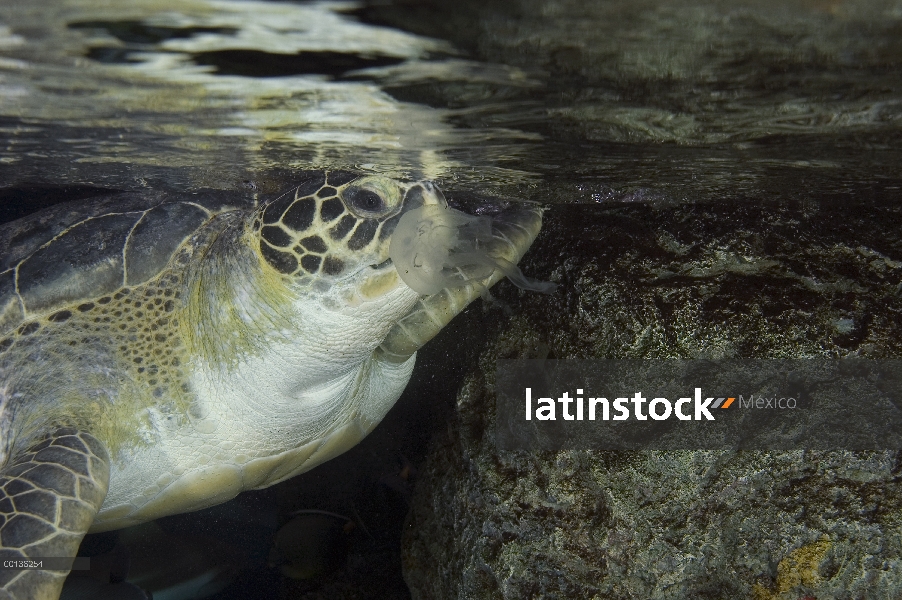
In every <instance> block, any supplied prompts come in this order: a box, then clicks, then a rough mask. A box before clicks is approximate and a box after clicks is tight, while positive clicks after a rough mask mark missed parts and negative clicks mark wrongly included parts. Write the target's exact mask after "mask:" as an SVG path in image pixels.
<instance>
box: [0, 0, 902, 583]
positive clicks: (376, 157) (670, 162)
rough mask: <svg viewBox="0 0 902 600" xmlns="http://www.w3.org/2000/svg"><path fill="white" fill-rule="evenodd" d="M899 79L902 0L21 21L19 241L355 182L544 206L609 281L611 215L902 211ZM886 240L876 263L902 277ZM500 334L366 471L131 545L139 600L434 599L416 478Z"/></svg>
mask: <svg viewBox="0 0 902 600" xmlns="http://www.w3.org/2000/svg"><path fill="white" fill-rule="evenodd" d="M900 74H902V2H900V1H898V0H897V1H890V0H887V1H880V0H870V1H867V0H860V1H859V0H789V1H777V0H760V1H755V0H747V1H739V0H737V1H728V0H689V1H685V0H632V1H630V2H625V1H611V2H587V1H579V0H517V1H508V0H504V1H502V0H477V1H474V0H458V1H456V2H453V3H448V2H439V1H438V0H384V1H383V0H371V1H369V2H367V1H362V2H357V1H334V2H333V1H323V2H316V1H314V2H306V1H297V2H289V1H263V0H259V1H238V0H179V1H175V0H134V1H131V2H127V3H116V2H106V1H100V0H46V1H41V2H5V3H2V4H0V221H4V222H5V221H9V220H12V219H15V218H18V217H21V216H24V215H25V214H29V213H30V212H33V211H35V210H38V209H40V208H43V207H45V206H49V205H51V204H54V203H56V202H61V201H64V200H73V199H78V198H89V197H91V196H92V195H96V194H97V193H98V191H101V190H142V189H166V190H193V189H199V188H213V189H222V190H246V191H247V193H248V194H252V193H263V194H269V193H275V192H278V191H280V190H282V189H285V188H286V187H287V186H289V185H290V183H291V173H292V170H298V169H307V168H339V169H352V170H356V171H362V172H372V173H381V174H386V175H389V176H392V177H399V178H413V179H421V178H426V179H431V180H434V181H436V182H437V183H438V184H439V186H440V187H441V188H442V189H443V190H444V191H445V194H446V195H447V196H448V198H449V200H450V201H451V202H452V203H456V204H461V205H466V206H469V207H473V206H476V207H478V203H479V200H480V199H481V198H493V197H499V198H503V199H506V200H514V201H516V200H530V201H538V202H542V203H545V204H547V205H549V206H550V208H549V210H548V212H547V213H546V215H547V221H548V222H549V223H553V224H554V223H556V224H557V227H556V228H551V229H550V231H554V232H558V233H560V232H562V231H563V232H565V234H566V236H567V237H568V238H571V239H578V240H582V241H584V242H585V243H584V244H582V245H579V246H578V247H579V248H580V251H581V252H583V253H589V254H587V256H590V258H591V252H593V250H592V246H593V244H596V243H598V244H605V245H606V247H610V246H611V245H612V243H614V242H612V240H616V235H612V236H610V237H608V235H607V234H605V235H604V236H601V235H600V234H599V228H600V227H601V226H602V225H604V224H608V223H610V222H611V221H613V220H617V219H625V217H623V215H622V214H616V215H614V214H612V213H608V212H605V211H607V210H608V209H609V208H611V207H614V208H616V209H618V210H619V209H620V208H622V207H633V206H636V207H638V208H636V209H635V210H638V211H640V212H641V211H642V210H643V209H644V208H645V207H656V206H672V205H701V206H705V205H716V206H728V207H735V210H736V211H738V212H741V214H742V218H748V219H752V218H754V219H759V218H760V219H765V218H766V213H767V207H769V206H773V205H777V204H778V205H781V206H783V205H785V206H791V207H794V208H793V210H795V209H798V210H799V211H801V212H802V213H805V214H808V213H815V212H818V211H819V210H822V209H823V210H825V211H827V212H828V213H829V215H835V216H834V217H830V218H833V219H834V224H835V226H836V228H841V227H842V226H843V224H844V219H845V218H846V216H847V215H848V214H849V213H848V212H846V211H852V212H854V213H855V214H856V215H868V214H870V211H871V210H874V211H877V210H878V209H879V210H890V211H892V210H895V209H897V208H898V205H899V200H900V197H902V192H900V190H902V76H900ZM624 210H632V209H631V208H627V209H624ZM731 210H732V209H731ZM756 211H757V212H756ZM830 211H832V212H830ZM717 214H718V215H719V216H718V217H717V218H718V219H720V220H721V221H722V222H726V221H728V220H729V219H731V218H733V217H732V216H731V215H732V213H731V212H730V210H726V211H722V212H720V213H717ZM737 214H738V213H737ZM762 214H764V215H765V216H761V215H762ZM874 214H875V215H878V214H886V213H878V212H874ZM894 214H898V213H894ZM749 215H752V216H749ZM629 218H630V219H632V218H633V217H632V216H631V217H629ZM737 218H739V217H737ZM874 218H875V219H877V218H882V217H877V216H875V217H874ZM850 227H852V226H851V225H850ZM869 227H870V226H869V223H868V222H867V219H865V220H864V221H863V222H861V223H856V224H855V225H854V231H853V233H850V234H849V235H850V236H851V237H853V238H854V237H856V236H857V237H864V236H866V235H867V232H868V231H869V230H870V229H869ZM874 230H875V231H876V227H875V228H874ZM850 231H851V230H850ZM637 232H638V233H637ZM862 232H864V233H862ZM621 233H622V234H623V235H625V236H633V235H637V236H640V237H641V235H643V234H642V226H641V225H639V226H636V227H633V226H623V228H622V231H620V233H618V234H617V235H619V234H621ZM799 235H801V236H803V237H804V235H805V232H804V226H803V227H801V233H800V234H799ZM878 237H880V239H875V240H870V239H868V240H862V243H863V244H864V243H865V242H867V243H868V244H871V245H872V247H874V248H875V249H876V250H879V251H880V252H882V253H883V254H885V255H886V256H889V257H892V258H894V259H895V260H897V261H898V260H900V259H902V255H900V254H899V251H900V248H899V241H898V238H896V239H888V238H886V237H885V236H882V235H881V236H878ZM763 243H765V244H766V240H765V241H764V242H763ZM555 248H556V246H554V245H553V244H550V245H546V246H545V250H544V254H542V255H540V256H541V258H540V259H537V261H536V262H535V264H534V265H533V268H534V269H536V271H534V272H532V273H531V272H530V271H529V268H528V267H527V268H524V272H525V273H526V275H528V276H530V275H531V276H535V277H539V278H540V279H548V278H549V273H550V271H551V270H552V269H553V268H554V266H555V265H556V264H558V263H564V262H566V261H567V260H568V258H569V257H568V256H566V255H561V254H555V253H554V252H555V250H554V249H555ZM534 252H540V253H541V252H543V250H542V246H541V238H540V240H539V242H537V248H536V249H535V250H534ZM606 252H610V250H606ZM602 276H603V274H600V275H598V277H599V278H601V277H602ZM557 283H558V284H559V286H562V287H565V288H566V287H568V286H569V287H571V288H572V287H573V282H567V281H558V282H557ZM504 285H509V284H504ZM850 302H851V301H850ZM886 302H888V303H891V304H892V306H895V307H898V296H896V297H894V298H890V299H889V300H887V301H886ZM802 304H804V303H803V302H802V301H800V306H801V305H802ZM506 310H507V311H508V312H510V311H511V310H513V311H516V310H517V305H516V304H514V305H513V308H512V309H511V308H507V309H506ZM837 310H846V307H845V306H844V305H843V306H841V307H840V308H838V309H837ZM848 310H850V311H851V310H852V309H851V308H849V309H848ZM480 311H482V309H481V308H480V307H479V306H473V307H470V308H469V309H468V311H466V313H465V314H463V315H461V316H460V317H458V318H457V319H456V320H455V321H454V322H452V324H451V325H450V326H449V327H448V328H446V330H445V331H443V332H442V334H441V335H440V336H439V338H437V339H436V340H434V341H433V342H431V343H430V344H428V345H427V346H426V347H425V348H424V349H423V350H422V351H421V353H420V357H419V362H418V369H417V371H416V372H415V375H414V380H413V381H412V382H411V384H410V385H409V386H408V389H407V391H406V392H405V394H404V396H402V398H401V400H399V402H398V405H397V406H396V407H395V408H394V409H393V410H392V412H391V413H390V414H389V416H388V417H387V418H386V420H385V421H384V422H383V423H382V424H381V425H380V426H379V427H378V428H377V429H376V431H375V432H373V434H371V436H370V437H369V438H367V439H366V440H365V441H364V442H363V443H362V444H360V445H359V446H358V447H356V448H355V449H353V450H352V451H350V452H349V453H347V454H346V455H343V456H341V457H339V458H337V459H335V460H333V461H331V462H330V463H327V464H325V465H323V466H321V467H319V468H317V469H315V470H314V471H311V472H309V473H306V474H304V475H302V476H300V477H297V478H295V479H293V480H291V481H288V482H286V483H284V484H280V485H278V486H275V487H273V488H270V489H267V490H262V491H259V492H251V493H246V494H242V495H241V496H239V498H237V499H236V500H234V501H232V502H230V503H227V504H226V505H223V506H221V507H217V508H213V509H208V510H206V511H201V512H199V513H193V514H191V515H179V516H175V517H171V518H167V519H164V520H162V522H160V523H159V524H158V529H155V530H148V529H145V530H141V531H139V532H137V533H136V532H132V533H131V534H129V535H131V536H132V537H131V538H129V539H132V540H133V541H132V542H131V546H132V550H131V551H130V552H131V554H132V557H133V560H132V565H131V567H130V573H131V575H135V576H137V575H136V574H137V573H139V572H141V573H144V574H146V576H147V577H148V579H144V580H142V582H137V581H136V583H137V584H138V585H141V586H142V587H145V588H148V589H149V588H151V587H154V586H156V589H157V590H158V591H157V592H154V598H190V597H209V598H218V599H220V600H224V599H227V598H407V597H410V595H409V592H408V591H407V586H406V584H405V583H404V580H403V578H402V572H401V550H400V546H401V535H402V529H403V527H404V522H405V517H406V515H407V511H408V508H409V505H410V502H411V494H412V490H413V488H414V486H415V485H416V479H417V478H416V477H415V476H414V475H413V474H414V473H415V472H416V468H417V466H418V465H420V464H421V462H422V460H423V457H424V456H425V454H426V453H427V451H428V448H429V444H430V440H432V439H433V437H434V435H435V434H436V433H438V432H441V431H442V430H443V429H445V428H446V427H447V423H448V422H449V420H451V419H452V418H453V414H454V411H455V397H456V394H457V388H458V387H459V385H460V381H461V379H462V377H463V376H464V374H465V373H466V372H468V371H469V370H470V369H472V368H473V366H474V364H475V363H476V362H477V360H478V356H479V353H480V352H481V349H482V348H483V346H484V344H485V343H486V339H487V335H488V334H487V333H486V332H485V329H484V327H483V326H482V325H481V319H483V318H484V317H483V316H481V314H482V313H481V312H480ZM853 312H854V311H853ZM498 314H501V315H505V314H506V313H505V311H500V310H499V311H498ZM844 314H845V313H843V314H840V315H839V316H838V317H837V318H838V319H845V318H846V316H844ZM493 318H494V317H493ZM849 318H851V317H849ZM838 343H839V342H838ZM842 343H845V342H842ZM840 345H842V344H840ZM297 511H324V512H300V513H298V512H297ZM325 513H334V514H335V515H338V516H337V517H336V516H334V515H332V516H330V515H328V514H325ZM297 518H301V521H300V522H297V523H295V525H294V526H293V527H292V528H289V529H288V530H287V533H285V534H283V535H282V537H281V539H282V540H283V542H282V544H283V546H284V547H283V548H282V549H281V550H279V552H281V553H282V554H281V555H280V558H277V559H273V558H272V557H273V551H274V550H273V548H274V547H275V546H277V545H278V543H277V540H278V539H280V538H279V536H278V535H277V532H278V531H279V530H280V529H281V528H282V527H284V526H286V525H287V524H291V523H292V520H293V519H297ZM348 523H351V524H352V526H351V527H345V526H346V525H347V524H348ZM289 538H290V540H289ZM117 539H119V538H117V537H116V536H114V535H106V536H93V537H90V538H89V539H88V541H87V542H86V543H88V544H90V545H91V548H90V549H87V550H85V551H86V552H88V553H93V555H97V556H101V555H107V554H109V553H110V552H111V550H112V549H113V548H114V547H115V546H116V543H117ZM142 539H143V540H145V542H143V543H142V542H141V540H142ZM286 540H287V541H286ZM126 545H127V546H128V545H129V544H126ZM214 547H215V548H216V550H215V551H213V550H211V548H214ZM310 547H312V548H317V549H318V550H317V551H316V552H312V553H307V554H304V552H303V551H301V550H298V548H310ZM198 548H202V549H204V550H203V551H199V550H198ZM292 552H294V554H292ZM211 556H212V557H213V558H211ZM139 558H140V560H139ZM274 561H275V562H276V563H277V564H276V566H273V563H274ZM286 563H288V564H294V565H295V566H296V567H297V568H296V569H294V570H291V573H293V575H291V576H288V575H286V574H285V572H284V570H280V569H279V568H278V564H286ZM161 565H164V566H161ZM298 565H300V566H298ZM153 577H156V578H157V579H155V580H153V583H150V582H151V580H152V579H151V578H153ZM179 586H181V587H179ZM164 590H170V591H169V592H165V593H164ZM179 590H181V591H179ZM186 590H187V591H186ZM199 590H202V591H199ZM167 593H168V594H170V595H165V594H167ZM179 594H181V595H179Z"/></svg>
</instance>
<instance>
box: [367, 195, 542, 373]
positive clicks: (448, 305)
mask: <svg viewBox="0 0 902 600" xmlns="http://www.w3.org/2000/svg"><path fill="white" fill-rule="evenodd" d="M541 227H542V209H541V207H539V206H538V205H535V204H520V205H516V206H514V207H511V208H509V209H507V210H505V211H504V212H502V213H501V214H500V215H497V216H496V217H494V218H493V219H492V241H491V242H489V244H488V245H487V247H486V248H485V250H486V252H487V253H488V254H490V255H493V256H497V257H500V258H502V259H504V260H506V261H509V262H511V263H514V264H516V263H517V262H519V260H520V259H521V258H522V257H523V255H524V254H526V251H527V250H528V249H529V247H530V245H532V242H533V240H535V238H536V236H537V235H538V234H539V230H540V229H541ZM392 270H394V269H392ZM395 277H397V274H395ZM503 277H504V274H503V273H502V272H501V271H500V270H498V269H496V270H495V271H494V272H493V273H492V274H491V275H490V276H489V277H487V278H485V279H481V280H471V281H468V282H467V283H466V284H464V285H461V286H459V287H453V288H445V289H443V290H441V291H440V292H437V293H435V294H432V295H429V296H424V297H422V298H420V299H419V300H418V301H417V302H416V303H415V304H414V306H413V308H412V309H411V310H410V312H408V313H407V314H406V315H405V316H404V317H402V318H401V319H400V320H398V322H397V323H396V324H395V325H394V326H392V328H391V329H390V330H389V332H388V335H387V336H386V337H385V339H384V340H383V341H382V344H380V346H379V347H378V348H377V349H376V358H377V359H379V360H382V361H385V362H391V363H403V362H405V361H407V360H408V359H409V358H410V357H411V356H413V354H414V353H415V352H416V351H417V350H419V349H420V348H421V347H422V346H423V345H424V344H426V342H428V341H429V340H431V339H432V338H433V337H435V336H436V334H438V332H439V331H441V330H442V328H443V327H444V326H445V325H447V324H448V323H449V322H450V321H451V319H453V318H454V317H455V316H456V315H458V314H459V313H460V312H462V311H463V310H464V309H465V308H466V307H467V305H468V304H470V302H472V301H473V300H475V299H476V298H477V297H479V296H480V295H482V293H483V292H484V291H485V290H487V289H488V288H490V287H491V286H493V285H494V284H495V283H497V282H498V281H500V280H501V279H502V278H503ZM402 285H403V284H402Z"/></svg>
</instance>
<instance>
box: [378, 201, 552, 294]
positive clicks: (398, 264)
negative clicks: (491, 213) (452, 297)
mask: <svg viewBox="0 0 902 600" xmlns="http://www.w3.org/2000/svg"><path fill="white" fill-rule="evenodd" d="M491 241H492V219H491V217H486V216H473V215H468V214H467V213H464V212H461V211H459V210H455V209H453V208H449V207H446V206H441V205H437V204H430V205H425V206H421V207H420V208H415V209H413V210H410V211H407V212H406V213H404V215H403V216H402V217H401V219H400V220H399V221H398V225H397V227H396V228H395V231H394V233H393V234H392V238H391V243H390V245H389V251H388V252H389V257H390V258H391V259H392V262H393V263H394V265H395V268H396V269H397V270H398V275H400V277H401V279H402V280H403V281H404V283H406V284H407V285H408V286H409V287H410V288H411V289H412V290H414V291H415V292H417V293H420V294H425V295H431V294H435V293H438V292H439V291H441V290H442V289H444V288H454V287H460V286H463V285H466V284H468V283H475V284H477V285H480V284H482V282H484V281H486V280H487V279H488V278H489V277H490V276H491V275H492V273H494V272H495V270H496V269H497V270H498V271H500V272H502V273H504V275H506V276H507V278H508V279H510V280H511V282H513V283H514V285H516V286H517V287H520V288H522V289H524V290H532V291H536V292H542V293H545V294H549V293H551V292H553V291H554V289H555V288H556V287H557V285H556V284H554V283H551V282H547V281H537V280H535V279H531V278H529V277H526V276H525V275H523V273H522V271H520V269H519V268H518V267H517V265H516V264H514V263H512V262H510V261H509V260H506V259H504V258H502V257H500V256H497V255H493V254H491V253H490V252H489V251H488V248H489V247H490V242H491ZM482 285H485V284H482Z"/></svg>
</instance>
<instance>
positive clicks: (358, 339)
mask: <svg viewBox="0 0 902 600" xmlns="http://www.w3.org/2000/svg"><path fill="white" fill-rule="evenodd" d="M444 203H445V201H444V198H443V197H442V195H441V192H439V191H438V190H437V188H435V187H434V186H433V185H432V184H430V183H428V182H416V183H410V184H407V183H400V182H397V181H394V180H390V179H387V178H384V177H379V176H360V175H357V174H354V173H349V172H344V171H331V172H319V171H312V172H305V173H302V174H301V175H300V176H299V182H298V184H297V185H296V186H295V187H294V188H292V189H291V190H290V191H289V192H288V193H286V194H284V195H282V196H281V197H279V198H276V199H274V200H272V201H269V202H257V201H256V200H255V199H254V198H250V197H246V196H243V195H242V194H237V193H224V192H209V193H196V194H185V195H182V196H174V195H168V194H151V193H140V194H134V193H124V194H117V195H112V196H108V197H104V198H99V199H98V198H95V199H92V200H90V201H89V202H87V203H68V204H61V205H57V206H55V207H53V208H51V209H49V210H47V211H44V212H42V213H38V214H35V215H32V216H29V217H26V218H24V219H21V220H19V221H16V222H13V223H10V224H7V225H5V226H3V227H0V257H2V258H0V558H3V559H8V558H17V557H18V558H21V557H71V556H74V554H75V552H76V551H77V549H78V545H79V543H80V541H81V538H82V537H83V536H84V534H85V533H86V532H87V531H89V530H90V531H104V530H109V529H116V528H120V527H125V526H129V525H134V524H138V523H141V522H144V521H148V520H151V519H155V518H158V517H161V516H165V515H169V514H175V513H179V512H184V511H190V510H197V509H200V508H204V507H207V506H211V505H214V504H217V503H220V502H224V501H226V500H228V499H230V498H232V497H234V496H235V495H236V494H238V493H239V492H241V491H242V490H247V489H258V488H262V487H266V486H269V485H272V484H274V483H277V482H279V481H282V480H284V479H287V478H289V477H292V476H294V475H296V474H298V473H301V472H303V471H306V470H308V469H311V468H313V467H314V466H316V465H317V464H320V463H322V462H324V461H326V460H328V459H330V458H332V457H334V456H336V455H338V454H340V453H341V452H344V451H345V450H347V449H348V448H350V447H351V446H353V445H354V444H356V443H357V442H358V441H360V440H361V439H362V438H363V437H364V436H365V435H366V434H367V433H368V432H369V431H371V430H372V428H373V427H375V425H376V424H377V423H378V422H379V421H380V420H381V419H382V417H383V416H384V415H385V414H386V412H387V411H388V409H389V408H390V407H391V406H392V404H394V402H395V401H396V400H397V398H398V397H399V396H400V394H401V392H402V391H403V389H404V387H405V386H406V384H407V381H408V379H409V377H410V374H411V370H412V368H413V363H414V359H415V355H416V350H417V349H418V348H419V347H420V346H422V344H424V343H425V342H426V341H428V340H429V339H431V337H432V336H434V335H435V334H436V333H437V332H438V331H439V330H440V329H441V328H442V327H443V326H444V325H445V324H447V323H448V321H450V319H451V318H452V317H453V316H454V315H455V314H457V313H459V312H460V311H461V310H462V309H463V308H464V307H465V306H466V305H467V304H468V303H469V302H470V301H472V300H473V299H474V298H475V297H476V296H478V295H479V294H480V293H481V292H482V291H483V290H484V289H485V286H486V285H491V284H492V283H494V282H495V281H497V280H498V279H500V277H501V275H500V274H494V275H493V276H492V277H491V278H489V280H487V281H482V282H479V284H473V285H471V284H467V285H464V286H462V287H460V288H457V289H454V290H448V289H446V290H443V291H442V292H440V293H438V294H434V295H432V296H420V295H419V294H417V293H416V292H415V291H413V290H411V289H410V288H409V287H407V286H406V285H405V284H404V283H403V282H402V281H401V279H400V278H399V276H398V274H397V272H396V270H395V268H394V267H393V265H392V262H391V260H389V257H388V246H389V242H390V237H391V234H392V231H393V229H394V227H395V225H396V224H397V221H398V220H399V219H400V216H401V215H402V214H403V213H404V212H405V211H407V210H410V209H412V208H417V207H419V206H422V205H423V204H444ZM540 226H541V212H540V211H539V210H538V209H537V208H535V207H529V206H522V205H521V206H515V207H513V208H511V209H509V210H507V211H505V212H502V213H501V214H500V215H498V216H496V218H495V220H494V225H493V235H494V238H493V244H494V247H493V248H489V250H490V251H491V252H493V253H495V254H496V255H498V256H503V257H505V258H506V259H507V260H510V261H512V262H516V261H517V260H519V258H520V257H521V256H522V254H523V253H524V252H525V251H526V249H527V248H528V247H529V245H530V244H531V242H532V240H533V239H534V237H535V235H536V234H537V233H538V230H539V228H540ZM464 279H465V278H464ZM65 576H66V571H51V570H0V598H57V597H58V595H59V590H60V588H61V586H62V583H63V580H64V578H65Z"/></svg>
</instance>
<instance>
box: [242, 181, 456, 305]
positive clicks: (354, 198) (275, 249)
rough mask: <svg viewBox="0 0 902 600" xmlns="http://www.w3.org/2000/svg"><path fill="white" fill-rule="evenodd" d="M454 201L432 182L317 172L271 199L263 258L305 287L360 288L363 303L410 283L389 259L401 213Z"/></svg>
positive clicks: (262, 220) (258, 225)
mask: <svg viewBox="0 0 902 600" xmlns="http://www.w3.org/2000/svg"><path fill="white" fill-rule="evenodd" d="M428 205H434V206H447V203H446V202H445V199H444V197H443V196H442V193H441V192H440V191H439V190H438V188H437V187H436V186H435V185H433V184H432V183H430V182H425V181H423V182H415V183H403V182H399V181H396V180H394V179H390V178H387V177H383V176H380V175H364V176H361V175H358V174H354V173H349V172H346V171H329V172H323V173H316V174H311V175H310V176H308V178H307V179H306V181H304V182H302V183H301V184H300V185H298V186H296V187H295V188H293V189H292V190H290V191H289V192H287V193H286V194H284V195H283V196H281V197H279V198H277V199H276V200H274V201H273V202H271V203H269V204H267V205H266V206H265V207H264V208H263V209H262V210H261V211H260V212H259V213H258V217H257V219H256V221H255V229H256V234H257V243H258V244H259V250H260V256H261V257H262V258H263V260H264V261H265V262H266V263H267V264H268V266H269V267H271V268H273V269H275V270H276V271H278V272H279V273H281V274H283V275H287V276H291V277H292V278H293V280H294V281H295V282H296V283H297V284H299V285H301V286H304V287H310V288H312V289H314V290H320V291H324V290H326V289H329V288H332V287H334V286H335V285H336V284H337V285H338V286H339V287H344V288H347V289H353V290H355V291H356V292H357V293H358V294H360V295H361V297H362V299H363V300H366V299H368V298H375V297H377V296H380V295H382V294H384V293H387V292H388V291H391V290H393V289H396V288H400V287H401V286H402V285H403V284H402V283H401V282H400V280H399V279H398V277H397V274H396V272H395V269H394V268H393V267H392V265H391V261H390V259H389V246H390V243H391V236H392V233H393V232H394V230H395V227H396V226H397V224H398V221H399V220H400V219H401V216H402V215H403V214H404V213H405V212H407V211H409V210H411V209H416V208H420V207H422V206H428Z"/></svg>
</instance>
